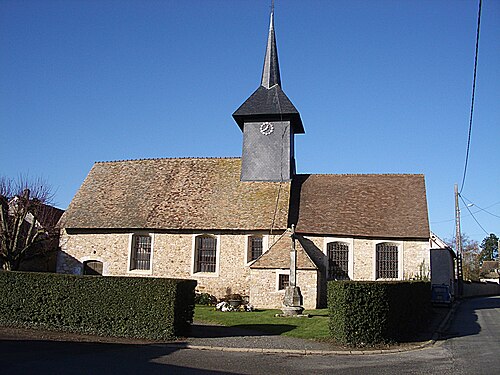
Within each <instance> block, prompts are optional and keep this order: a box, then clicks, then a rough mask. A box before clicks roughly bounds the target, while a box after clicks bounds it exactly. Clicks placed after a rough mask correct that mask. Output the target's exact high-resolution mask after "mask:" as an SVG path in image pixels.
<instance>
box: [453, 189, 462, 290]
mask: <svg viewBox="0 0 500 375" xmlns="http://www.w3.org/2000/svg"><path fill="white" fill-rule="evenodd" d="M455 229H456V235H455V243H456V252H457V281H458V296H459V297H462V295H463V288H464V275H463V253H462V235H461V233H460V207H459V205H458V185H457V184H455Z"/></svg>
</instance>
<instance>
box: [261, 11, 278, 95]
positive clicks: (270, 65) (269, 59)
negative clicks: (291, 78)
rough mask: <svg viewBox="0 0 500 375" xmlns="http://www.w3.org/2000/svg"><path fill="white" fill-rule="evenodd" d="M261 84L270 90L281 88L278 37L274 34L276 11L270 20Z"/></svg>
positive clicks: (272, 12) (272, 13)
mask: <svg viewBox="0 0 500 375" xmlns="http://www.w3.org/2000/svg"><path fill="white" fill-rule="evenodd" d="M260 84H261V86H264V87H265V88H266V89H269V88H271V87H273V86H274V85H279V86H281V79H280V66H279V64H278V49H277V47H276V36H275V34H274V9H273V10H271V17H270V20H269V35H268V36H267V47H266V57H265V58H264V68H263V69H262V81H261V83H260Z"/></svg>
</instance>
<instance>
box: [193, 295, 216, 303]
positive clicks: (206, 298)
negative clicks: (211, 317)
mask: <svg viewBox="0 0 500 375" xmlns="http://www.w3.org/2000/svg"><path fill="white" fill-rule="evenodd" d="M194 303H196V304H197V305H208V306H213V305H215V304H216V303H217V298H216V297H215V296H213V295H211V294H209V293H196V295H195V297H194Z"/></svg>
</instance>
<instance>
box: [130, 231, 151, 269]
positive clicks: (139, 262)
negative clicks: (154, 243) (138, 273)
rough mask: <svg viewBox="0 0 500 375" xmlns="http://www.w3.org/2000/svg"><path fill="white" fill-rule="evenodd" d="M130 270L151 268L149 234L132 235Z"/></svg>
mask: <svg viewBox="0 0 500 375" xmlns="http://www.w3.org/2000/svg"><path fill="white" fill-rule="evenodd" d="M130 269H131V270H150V269H151V236H143V235H134V236H133V237H132V254H131V257H130Z"/></svg>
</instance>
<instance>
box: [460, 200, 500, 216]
mask: <svg viewBox="0 0 500 375" xmlns="http://www.w3.org/2000/svg"><path fill="white" fill-rule="evenodd" d="M463 198H464V199H465V200H466V201H467V202H469V204H472V205H473V206H474V207H477V208H478V209H479V211H476V212H475V213H476V214H477V213H478V212H481V211H483V212H486V213H487V214H489V215H491V216H495V217H498V218H500V215H496V214H494V213H492V212H489V211H487V210H486V209H484V208H481V207H479V206H478V205H477V204H475V203H474V202H472V201H471V200H470V199H467V198H466V197H463ZM498 203H500V202H496V203H493V204H491V205H489V206H487V207H486V208H490V207H492V206H494V205H496V204H498Z"/></svg>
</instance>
